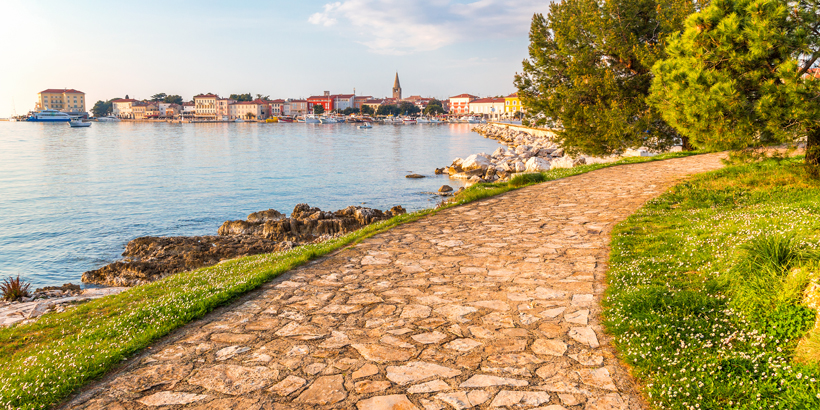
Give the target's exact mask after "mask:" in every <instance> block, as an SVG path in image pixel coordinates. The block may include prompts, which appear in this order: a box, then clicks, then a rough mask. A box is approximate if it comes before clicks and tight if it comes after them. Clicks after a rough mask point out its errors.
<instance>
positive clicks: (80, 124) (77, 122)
mask: <svg viewBox="0 0 820 410" xmlns="http://www.w3.org/2000/svg"><path fill="white" fill-rule="evenodd" d="M68 125H69V126H70V127H71V128H85V127H90V126H91V123H90V122H86V121H83V120H82V119H80V118H72V119H71V121H69V122H68Z"/></svg>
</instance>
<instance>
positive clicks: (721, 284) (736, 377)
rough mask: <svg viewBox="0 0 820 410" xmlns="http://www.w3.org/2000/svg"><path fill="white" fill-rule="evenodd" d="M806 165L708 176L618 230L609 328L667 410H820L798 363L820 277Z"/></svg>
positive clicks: (819, 227) (765, 164)
mask: <svg viewBox="0 0 820 410" xmlns="http://www.w3.org/2000/svg"><path fill="white" fill-rule="evenodd" d="M801 162H802V158H791V159H783V158H779V159H768V160H763V161H760V162H756V163H751V164H742V165H735V166H731V167H727V168H724V169H722V170H719V171H715V172H711V173H708V174H702V175H699V176H698V177H696V178H694V179H693V180H691V181H689V182H687V183H684V184H681V185H678V186H676V187H674V188H673V189H672V190H671V191H670V192H668V193H666V194H665V195H663V196H661V197H659V198H657V199H656V200H653V201H650V202H649V203H647V204H646V206H645V207H644V208H642V209H641V210H640V211H639V212H637V213H636V214H634V215H633V216H631V217H630V218H628V219H627V220H626V221H624V222H623V223H621V224H619V225H618V226H617V227H616V228H615V231H614V232H613V238H612V253H611V260H610V262H611V268H610V273H609V282H610V283H609V285H610V286H609V288H608V290H607V294H606V297H605V302H604V303H605V309H606V310H605V325H606V327H607V329H608V331H609V332H610V333H611V334H612V335H613V336H614V337H615V341H616V346H617V348H618V349H619V351H620V352H621V355H622V358H623V359H624V360H625V361H627V362H628V363H629V364H630V365H631V366H632V367H633V370H634V373H635V375H636V376H637V377H638V378H639V379H641V380H642V381H643V382H644V383H645V385H646V387H645V393H646V395H647V396H648V399H649V401H650V402H651V403H652V404H653V406H655V407H656V408H662V409H818V408H820V384H818V382H820V367H818V365H817V356H816V355H815V356H814V357H811V355H804V356H803V357H802V358H801V357H800V356H799V355H798V354H797V351H798V350H797V349H796V348H797V345H798V341H799V340H800V338H801V337H804V336H805V335H806V334H807V332H809V331H810V329H812V327H813V326H814V323H815V312H814V311H812V310H810V309H809V308H808V307H807V306H806V305H805V304H804V303H803V294H804V290H805V289H806V288H807V286H813V285H812V283H813V282H814V283H816V282H817V280H818V276H820V253H818V245H820V183H818V182H817V181H816V180H814V181H813V180H811V179H809V178H807V176H806V174H805V170H804V168H803V166H802V163H801Z"/></svg>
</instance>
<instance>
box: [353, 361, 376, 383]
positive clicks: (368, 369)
mask: <svg viewBox="0 0 820 410" xmlns="http://www.w3.org/2000/svg"><path fill="white" fill-rule="evenodd" d="M375 374H379V367H378V366H376V365H375V364H373V363H368V364H366V365H364V366H362V367H360V368H359V370H356V371H355V372H353V380H356V379H361V378H362V377H369V376H373V375H375Z"/></svg>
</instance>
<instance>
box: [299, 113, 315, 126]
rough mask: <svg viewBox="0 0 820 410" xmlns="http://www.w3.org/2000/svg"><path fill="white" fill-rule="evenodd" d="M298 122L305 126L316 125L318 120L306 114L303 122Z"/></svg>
mask: <svg viewBox="0 0 820 410" xmlns="http://www.w3.org/2000/svg"><path fill="white" fill-rule="evenodd" d="M299 122H304V123H305V124H318V123H319V119H318V118H316V116H315V115H313V114H308V115H306V116H305V120H304V121H299Z"/></svg>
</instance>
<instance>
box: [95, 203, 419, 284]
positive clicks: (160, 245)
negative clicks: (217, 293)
mask: <svg viewBox="0 0 820 410" xmlns="http://www.w3.org/2000/svg"><path fill="white" fill-rule="evenodd" d="M404 213H406V211H405V210H404V208H402V207H400V206H396V207H393V208H391V209H390V210H389V211H387V212H382V211H380V210H378V209H371V208H365V207H360V206H349V207H347V208H345V209H341V210H338V211H335V212H325V211H322V210H320V209H318V208H311V207H310V206H309V205H307V204H299V205H296V207H295V208H294V209H293V213H292V214H291V216H290V218H286V217H285V216H284V215H283V214H281V213H280V212H278V211H276V210H275V209H269V210H267V211H260V212H254V213H252V214H250V215H248V218H247V220H245V221H226V222H225V223H223V224H222V226H220V227H219V230H218V231H217V233H218V236H192V237H184V236H178V237H151V236H146V237H141V238H137V239H134V240H132V241H130V242H128V244H127V245H126V246H125V252H123V254H122V256H124V257H125V259H124V260H122V261H117V262H114V263H111V264H108V265H106V266H103V267H102V268H100V269H95V270H91V271H88V272H85V273H83V275H82V281H83V282H86V283H96V284H100V285H106V286H136V285H141V284H144V283H148V282H152V281H155V280H158V279H161V278H163V277H166V276H169V275H172V274H175V273H179V272H184V271H190V270H193V269H198V268H201V267H205V266H211V265H215V264H217V263H219V262H220V261H223V260H226V259H233V258H238V257H242V256H249V255H256V254H260V253H272V252H281V251H286V250H289V249H292V248H293V247H294V246H297V245H299V244H302V243H310V242H313V241H315V240H317V239H320V238H322V237H327V236H332V235H340V234H345V233H348V232H352V231H355V230H357V229H360V228H362V227H364V226H366V225H369V224H371V223H373V222H378V221H382V220H385V219H389V218H391V217H393V216H396V215H400V214H404Z"/></svg>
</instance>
